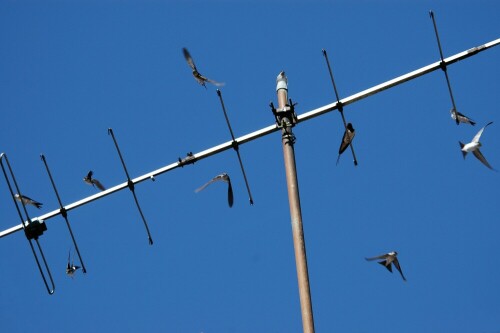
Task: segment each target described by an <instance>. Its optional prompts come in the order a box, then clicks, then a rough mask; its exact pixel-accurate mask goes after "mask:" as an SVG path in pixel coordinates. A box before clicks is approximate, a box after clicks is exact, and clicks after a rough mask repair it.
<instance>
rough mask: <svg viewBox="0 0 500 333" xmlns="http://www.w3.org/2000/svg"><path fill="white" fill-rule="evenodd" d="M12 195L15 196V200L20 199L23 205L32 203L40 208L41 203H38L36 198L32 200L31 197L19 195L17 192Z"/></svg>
mask: <svg viewBox="0 0 500 333" xmlns="http://www.w3.org/2000/svg"><path fill="white" fill-rule="evenodd" d="M14 197H15V198H16V200H17V201H20V202H22V203H23V204H25V205H33V206H35V207H36V208H38V209H40V208H42V205H43V204H42V203H40V202H38V201H36V200H33V199H31V198H28V197H27V196H25V195H19V194H18V193H16V194H15V195H14Z"/></svg>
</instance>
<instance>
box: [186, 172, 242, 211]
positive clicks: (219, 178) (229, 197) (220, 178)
mask: <svg viewBox="0 0 500 333" xmlns="http://www.w3.org/2000/svg"><path fill="white" fill-rule="evenodd" d="M216 181H223V182H225V183H227V185H228V187H227V202H228V204H229V207H233V201H234V199H233V187H232V186H231V178H229V175H228V174H227V173H222V174H220V175H218V176H215V177H214V178H212V179H211V180H210V181H209V182H207V183H206V184H204V185H203V186H201V187H199V188H197V189H196V190H195V192H196V193H198V192H200V191H202V190H203V189H204V188H205V187H207V186H208V185H210V184H212V183H213V182H216Z"/></svg>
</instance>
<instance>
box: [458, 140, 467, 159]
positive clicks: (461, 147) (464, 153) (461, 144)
mask: <svg viewBox="0 0 500 333" xmlns="http://www.w3.org/2000/svg"><path fill="white" fill-rule="evenodd" d="M458 143H459V144H460V151H461V152H462V156H463V157H464V159H465V156H467V152H466V151H463V150H462V149H463V148H464V146H465V145H464V144H463V143H462V142H460V141H458Z"/></svg>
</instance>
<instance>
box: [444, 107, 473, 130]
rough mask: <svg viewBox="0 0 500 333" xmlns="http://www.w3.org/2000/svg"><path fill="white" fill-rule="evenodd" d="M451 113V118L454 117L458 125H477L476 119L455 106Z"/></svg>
mask: <svg viewBox="0 0 500 333" xmlns="http://www.w3.org/2000/svg"><path fill="white" fill-rule="evenodd" d="M450 113H451V118H453V119H454V120H455V122H456V123H457V125H459V124H460V123H464V124H471V125H472V126H474V125H476V122H475V121H473V120H472V119H470V118H469V117H467V116H465V115H463V114H461V113H460V112H458V111H457V110H455V108H451V110H450Z"/></svg>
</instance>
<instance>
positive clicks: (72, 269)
mask: <svg viewBox="0 0 500 333" xmlns="http://www.w3.org/2000/svg"><path fill="white" fill-rule="evenodd" d="M78 269H80V266H75V265H74V264H73V260H71V250H69V253H68V265H67V266H66V274H67V275H68V276H69V277H71V278H73V274H75V272H76V271H77V270H78Z"/></svg>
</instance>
